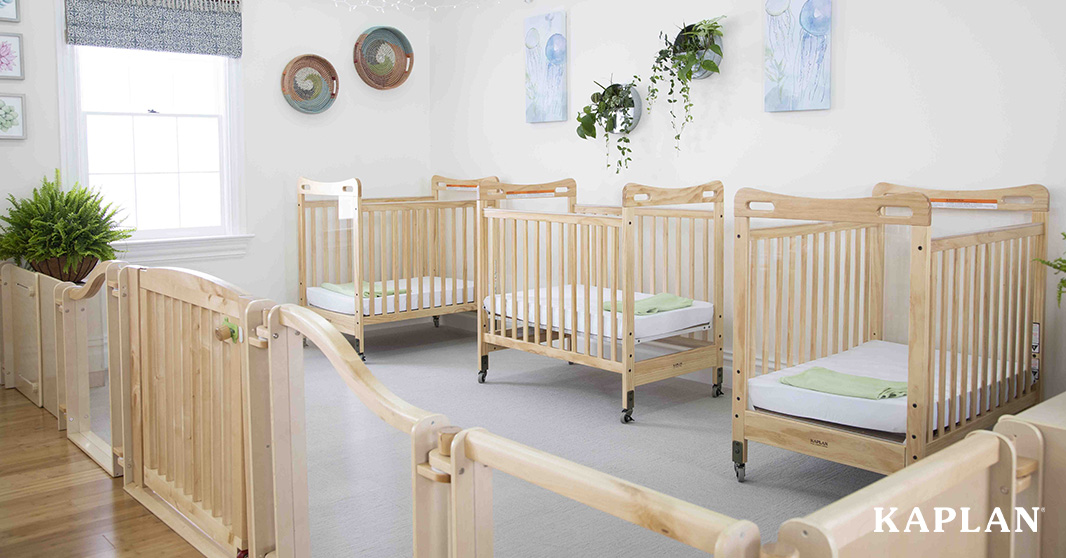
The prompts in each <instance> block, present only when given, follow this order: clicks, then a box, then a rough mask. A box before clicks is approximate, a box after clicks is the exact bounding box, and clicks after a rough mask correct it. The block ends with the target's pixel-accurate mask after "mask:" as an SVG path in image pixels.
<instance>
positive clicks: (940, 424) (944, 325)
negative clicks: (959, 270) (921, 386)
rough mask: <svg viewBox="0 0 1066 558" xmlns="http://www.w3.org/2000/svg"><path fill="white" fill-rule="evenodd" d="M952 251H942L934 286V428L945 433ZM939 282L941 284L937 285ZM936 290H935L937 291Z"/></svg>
mask: <svg viewBox="0 0 1066 558" xmlns="http://www.w3.org/2000/svg"><path fill="white" fill-rule="evenodd" d="M949 253H950V252H948V251H943V252H941V253H940V274H939V275H938V276H935V277H934V288H936V287H938V286H939V288H940V311H939V316H938V319H937V327H938V329H939V330H940V343H939V347H940V364H939V366H938V370H937V378H938V380H937V381H938V382H940V385H939V388H938V391H939V394H938V395H939V400H938V402H937V407H936V409H937V420H936V424H935V425H934V429H935V430H937V431H938V432H940V433H941V434H943V433H944V423H945V418H944V417H945V416H946V415H945V414H944V413H945V412H947V405H946V404H945V399H944V398H945V396H944V394H945V393H946V391H945V390H946V389H947V379H946V378H947V369H948V366H947V364H948V361H947V355H948V316H949V315H950V312H949V311H948V304H949V301H950V294H951V293H950V288H949V287H948V254H949ZM937 283H939V285H937ZM935 292H936V291H934V293H935Z"/></svg>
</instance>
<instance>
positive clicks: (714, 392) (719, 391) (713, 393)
mask: <svg viewBox="0 0 1066 558" xmlns="http://www.w3.org/2000/svg"><path fill="white" fill-rule="evenodd" d="M722 393H723V392H722V386H720V385H718V384H714V386H712V391H711V397H718V396H719V395H722Z"/></svg>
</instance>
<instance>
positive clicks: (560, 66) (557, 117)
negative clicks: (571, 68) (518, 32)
mask: <svg viewBox="0 0 1066 558" xmlns="http://www.w3.org/2000/svg"><path fill="white" fill-rule="evenodd" d="M525 41H526V122H560V121H565V120H566V119H567V91H566V12H551V13H548V14H544V15H539V16H533V17H529V18H526V21H525Z"/></svg>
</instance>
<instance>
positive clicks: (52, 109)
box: [0, 0, 59, 210]
mask: <svg viewBox="0 0 1066 558" xmlns="http://www.w3.org/2000/svg"><path fill="white" fill-rule="evenodd" d="M19 8H20V10H21V12H22V13H21V17H22V21H20V22H18V23H11V22H0V33H21V34H22V41H23V42H22V48H23V63H24V66H23V67H24V69H25V74H26V79H24V80H0V93H17V94H22V95H25V96H26V124H27V125H28V129H27V138H26V139H24V140H0V198H3V201H0V208H2V209H3V210H6V209H7V201H6V200H7V196H8V194H14V195H15V196H25V195H27V194H29V193H30V192H31V191H32V190H33V188H34V187H35V186H37V185H39V184H40V183H41V178H43V177H44V176H45V175H48V176H51V175H52V173H53V172H54V169H55V168H56V167H58V166H59V92H58V89H57V86H56V75H57V74H56V8H55V5H54V3H53V2H52V1H51V0H22V2H20V4H19Z"/></svg>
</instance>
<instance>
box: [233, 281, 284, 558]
mask: <svg viewBox="0 0 1066 558" xmlns="http://www.w3.org/2000/svg"><path fill="white" fill-rule="evenodd" d="M274 306H275V304H274V302H273V301H270V300H256V301H253V302H251V303H250V304H248V308H247V310H246V311H245V313H244V325H245V335H246V336H247V337H246V339H248V340H249V342H246V343H244V344H243V345H242V347H241V350H243V351H244V359H243V361H244V362H243V365H242V370H241V375H242V376H243V379H242V382H241V384H242V389H243V392H244V429H245V435H244V452H245V455H246V456H247V460H246V462H247V472H246V474H247V477H246V482H247V491H246V495H247V508H248V541H247V544H248V555H249V556H250V557H253V558H266V555H267V553H268V552H271V551H273V550H275V548H276V546H277V543H276V540H275V533H274V463H273V453H272V451H271V438H272V430H273V429H272V425H271V411H270V403H271V402H270V380H271V378H270V352H269V347H270V343H271V341H272V340H271V339H270V336H268V337H267V338H266V339H259V337H258V335H259V334H258V333H257V329H258V328H259V327H260V326H263V327H264V329H268V328H267V313H268V312H269V311H270V310H271V309H272V308H273V307H274ZM253 339H255V340H256V341H257V342H261V343H255V344H253V343H252V342H251V340H253ZM276 342H277V343H282V342H283V340H281V339H280V338H279V339H278V340H277V341H276ZM262 343H265V344H266V346H263V347H260V346H258V345H261V344H262Z"/></svg>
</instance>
